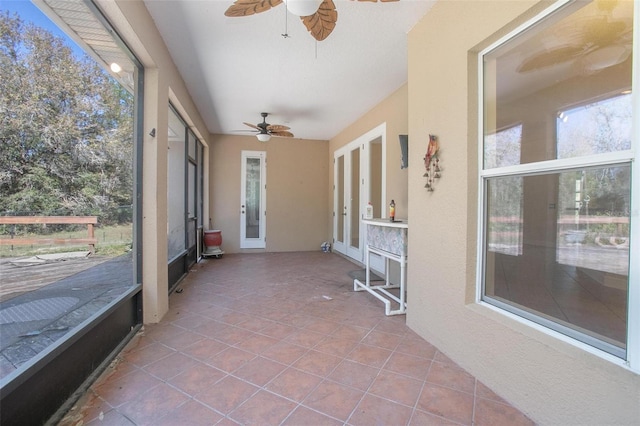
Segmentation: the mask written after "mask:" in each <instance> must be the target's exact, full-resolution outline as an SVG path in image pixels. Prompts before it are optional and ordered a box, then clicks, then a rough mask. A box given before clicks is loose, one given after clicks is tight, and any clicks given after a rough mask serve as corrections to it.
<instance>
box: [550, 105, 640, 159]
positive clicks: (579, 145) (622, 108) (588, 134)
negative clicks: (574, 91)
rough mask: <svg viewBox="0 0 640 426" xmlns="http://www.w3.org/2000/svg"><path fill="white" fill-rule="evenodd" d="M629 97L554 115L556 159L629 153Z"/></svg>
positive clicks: (630, 111)
mask: <svg viewBox="0 0 640 426" xmlns="http://www.w3.org/2000/svg"><path fill="white" fill-rule="evenodd" d="M631 118H632V108H631V94H625V95H621V96H616V97H613V98H609V99H605V100H603V101H599V102H594V103H591V104H588V105H584V106H581V107H578V108H574V109H571V110H567V111H562V112H560V113H559V114H558V119H557V128H558V158H573V157H579V156H583V155H592V154H602V153H606V152H616V151H624V150H627V149H631V123H632V119H631Z"/></svg>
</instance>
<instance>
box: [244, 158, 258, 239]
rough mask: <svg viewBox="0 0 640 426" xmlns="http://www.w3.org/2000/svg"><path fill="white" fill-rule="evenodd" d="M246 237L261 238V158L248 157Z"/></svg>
mask: <svg viewBox="0 0 640 426" xmlns="http://www.w3.org/2000/svg"><path fill="white" fill-rule="evenodd" d="M246 173H247V175H246V188H245V190H246V192H245V194H246V200H245V202H246V209H245V215H246V219H245V237H246V238H260V193H261V192H260V188H261V180H260V159H259V158H247V171H246Z"/></svg>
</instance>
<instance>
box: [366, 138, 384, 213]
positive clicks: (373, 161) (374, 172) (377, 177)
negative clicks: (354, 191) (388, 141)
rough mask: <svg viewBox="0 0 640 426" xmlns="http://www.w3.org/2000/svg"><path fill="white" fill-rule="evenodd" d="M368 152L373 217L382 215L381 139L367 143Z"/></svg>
mask: <svg viewBox="0 0 640 426" xmlns="http://www.w3.org/2000/svg"><path fill="white" fill-rule="evenodd" d="M369 148H370V150H369V153H370V158H369V161H370V168H369V170H370V176H371V184H370V190H369V192H370V196H369V198H370V199H369V201H370V202H371V205H372V206H373V217H382V211H381V209H382V207H381V206H382V141H381V139H380V138H378V140H376V141H374V142H372V143H371V144H369Z"/></svg>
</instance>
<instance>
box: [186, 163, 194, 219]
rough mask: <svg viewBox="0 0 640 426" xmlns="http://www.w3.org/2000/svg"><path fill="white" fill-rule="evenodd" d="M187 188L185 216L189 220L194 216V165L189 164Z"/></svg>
mask: <svg viewBox="0 0 640 426" xmlns="http://www.w3.org/2000/svg"><path fill="white" fill-rule="evenodd" d="M188 169H189V180H188V182H189V188H188V191H187V198H188V200H187V209H188V210H187V214H188V217H189V219H193V218H195V216H196V165H195V164H194V163H192V162H189V166H188Z"/></svg>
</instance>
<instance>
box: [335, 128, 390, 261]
mask: <svg viewBox="0 0 640 426" xmlns="http://www.w3.org/2000/svg"><path fill="white" fill-rule="evenodd" d="M385 132H386V125H385V124H382V125H381V126H378V127H377V128H375V129H373V130H372V131H370V132H368V133H366V134H365V135H363V136H361V137H359V138H358V139H356V140H354V141H353V142H351V143H349V144H348V145H346V146H344V147H342V148H340V149H339V150H337V151H336V152H335V153H334V180H333V182H334V221H333V222H334V223H333V239H334V241H333V247H334V250H336V251H337V252H339V253H342V254H345V255H347V256H349V257H351V258H352V259H354V260H357V261H359V262H363V263H364V261H365V259H364V248H365V244H366V226H365V225H364V224H363V223H362V218H363V217H364V212H365V210H366V206H367V204H368V203H369V202H371V203H372V205H373V206H374V212H375V213H374V217H381V215H382V214H383V213H382V212H385V209H384V208H383V205H384V204H385V198H384V197H385V185H384V182H385V171H384V170H385V168H384V164H385V161H386V159H385V149H384V146H385V140H386V137H385ZM371 261H372V268H373V269H375V270H377V271H379V272H384V260H383V259H380V261H378V259H377V258H376V255H372V257H371Z"/></svg>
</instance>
